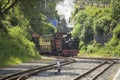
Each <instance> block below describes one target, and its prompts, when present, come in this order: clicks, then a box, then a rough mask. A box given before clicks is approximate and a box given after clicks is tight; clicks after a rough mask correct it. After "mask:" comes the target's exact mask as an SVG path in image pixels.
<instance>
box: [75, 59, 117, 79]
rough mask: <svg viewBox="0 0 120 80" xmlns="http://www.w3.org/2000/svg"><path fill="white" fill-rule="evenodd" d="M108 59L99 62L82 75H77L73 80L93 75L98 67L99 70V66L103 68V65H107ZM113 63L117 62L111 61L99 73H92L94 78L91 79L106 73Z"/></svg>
mask: <svg viewBox="0 0 120 80" xmlns="http://www.w3.org/2000/svg"><path fill="white" fill-rule="evenodd" d="M107 64H108V61H105V62H103V63H101V64H99V65H98V66H96V67H94V68H92V69H90V70H89V71H87V72H85V73H84V74H82V75H79V76H77V77H76V78H74V79H73V80H84V78H87V76H89V75H91V74H92V73H94V72H95V71H97V69H98V70H99V68H102V67H103V66H105V65H107ZM113 64H115V62H111V63H110V64H109V65H108V66H107V67H105V68H104V69H103V70H102V71H100V72H99V71H98V72H99V73H98V74H97V73H96V74H97V75H92V78H90V80H96V79H97V78H98V77H99V76H100V75H101V74H102V73H104V72H105V71H106V70H107V69H109V68H110V67H111V66H112V65H113Z"/></svg>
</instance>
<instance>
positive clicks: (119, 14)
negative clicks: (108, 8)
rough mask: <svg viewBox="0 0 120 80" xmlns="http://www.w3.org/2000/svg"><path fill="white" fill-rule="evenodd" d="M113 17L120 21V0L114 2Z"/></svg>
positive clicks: (113, 0)
mask: <svg viewBox="0 0 120 80" xmlns="http://www.w3.org/2000/svg"><path fill="white" fill-rule="evenodd" d="M112 17H113V18H114V19H116V20H119V21H120V0H112Z"/></svg>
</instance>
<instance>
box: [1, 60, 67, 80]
mask: <svg viewBox="0 0 120 80" xmlns="http://www.w3.org/2000/svg"><path fill="white" fill-rule="evenodd" d="M64 62H67V60H64V61H61V62H60V63H64ZM54 65H56V63H54V64H50V65H46V66H41V67H38V68H33V69H29V70H25V71H22V72H18V73H12V74H8V75H4V76H1V77H0V80H6V79H8V78H10V77H13V76H17V75H21V74H24V73H28V72H30V71H34V70H38V69H42V68H45V67H49V66H54Z"/></svg>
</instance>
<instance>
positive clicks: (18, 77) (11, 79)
mask: <svg viewBox="0 0 120 80" xmlns="http://www.w3.org/2000/svg"><path fill="white" fill-rule="evenodd" d="M73 62H75V60H73V59H71V60H64V61H61V62H60V66H64V65H67V64H70V63H73ZM53 68H57V64H56V63H54V64H50V65H47V66H42V67H39V68H34V69H29V70H26V71H22V72H19V73H14V74H9V75H5V76H1V77H0V80H25V79H26V78H28V77H30V76H32V75H36V74H37V73H39V72H43V71H46V70H50V69H53Z"/></svg>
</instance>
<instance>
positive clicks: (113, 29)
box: [0, 0, 120, 67]
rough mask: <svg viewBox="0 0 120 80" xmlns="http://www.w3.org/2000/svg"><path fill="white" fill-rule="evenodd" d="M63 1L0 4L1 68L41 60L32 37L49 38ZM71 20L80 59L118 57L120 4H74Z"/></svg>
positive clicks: (6, 0) (86, 0)
mask: <svg viewBox="0 0 120 80" xmlns="http://www.w3.org/2000/svg"><path fill="white" fill-rule="evenodd" d="M59 1H63V0H0V67H3V66H8V65H13V64H18V63H22V62H24V61H31V60H33V59H38V58H40V55H39V53H38V51H37V50H36V48H35V45H34V44H33V42H32V37H31V35H32V34H33V33H37V34H49V33H54V32H56V31H57V30H56V28H55V27H54V26H53V25H51V24H50V23H49V22H48V19H59V16H58V15H57V11H56V10H55V6H56V4H57V3H58V2H59ZM75 1H77V2H75V11H74V12H73V13H72V16H71V19H70V20H71V23H74V24H75V25H74V28H73V30H72V31H71V32H72V35H73V37H78V38H79V39H80V43H79V49H80V55H89V56H90V55H94V56H117V57H118V56H120V0H75Z"/></svg>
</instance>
